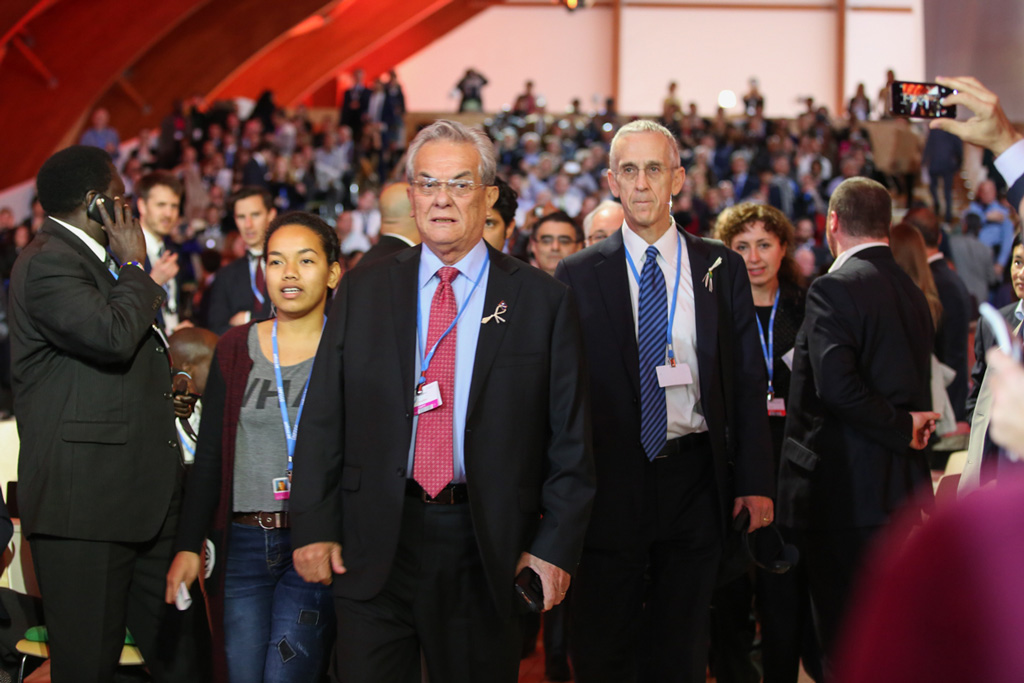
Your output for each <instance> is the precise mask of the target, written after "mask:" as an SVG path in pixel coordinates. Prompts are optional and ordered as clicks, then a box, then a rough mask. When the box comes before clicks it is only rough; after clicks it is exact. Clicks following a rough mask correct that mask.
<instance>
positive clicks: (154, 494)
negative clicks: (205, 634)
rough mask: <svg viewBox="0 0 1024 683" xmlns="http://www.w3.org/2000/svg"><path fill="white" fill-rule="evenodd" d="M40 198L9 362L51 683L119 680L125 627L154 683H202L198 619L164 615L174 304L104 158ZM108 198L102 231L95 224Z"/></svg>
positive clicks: (70, 166)
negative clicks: (95, 204) (147, 265)
mask: <svg viewBox="0 0 1024 683" xmlns="http://www.w3.org/2000/svg"><path fill="white" fill-rule="evenodd" d="M36 186H37V188H38V191H39V200H40V202H41V203H42V205H43V207H44V209H45V210H46V212H47V213H48V214H49V217H48V218H47V219H46V222H45V223H44V224H43V227H42V229H41V230H40V233H39V235H38V236H37V237H36V238H35V239H34V240H33V241H32V243H31V244H30V245H29V246H28V247H26V248H25V250H24V251H23V252H22V253H21V255H20V256H19V258H18V260H17V262H16V263H15V266H14V272H13V274H12V276H11V342H12V343H11V353H12V357H13V366H14V391H15V402H16V405H17V412H18V433H19V436H20V438H21V451H20V456H19V462H18V481H19V487H18V504H19V507H20V509H21V521H22V524H23V525H24V526H23V528H24V530H25V531H26V533H27V534H28V538H29V542H30V544H31V547H32V555H33V559H34V562H35V568H36V575H37V577H38V579H39V586H40V590H41V591H42V596H43V610H44V613H45V616H46V624H47V626H48V627H49V634H50V648H51V649H50V653H51V661H52V665H53V668H52V676H53V680H54V681H56V682H57V683H61V682H63V681H75V682H79V681H109V680H111V678H112V677H113V675H114V669H115V667H116V666H117V661H118V657H119V655H120V652H121V648H122V645H123V643H124V639H125V627H126V626H127V627H128V628H129V629H131V633H132V635H133V636H134V638H135V641H136V643H137V644H138V645H139V647H140V649H141V650H142V654H143V656H144V657H145V659H146V664H147V666H148V667H149V669H150V671H151V672H152V674H153V677H154V679H155V680H157V681H172V680H180V681H192V680H200V679H201V675H200V673H199V671H198V667H197V666H196V661H195V652H194V651H193V649H192V647H191V643H190V642H189V641H188V640H187V639H186V638H184V637H182V631H180V630H179V628H184V627H185V625H186V623H187V622H186V621H185V619H186V617H187V616H190V615H193V614H194V613H195V611H196V610H194V609H193V610H191V611H189V612H186V613H182V615H179V613H177V612H175V610H174V609H173V608H171V607H168V606H167V605H165V604H164V603H163V594H164V576H165V575H166V572H167V568H168V566H169V564H170V556H171V545H172V543H173V541H174V533H175V527H176V525H177V518H178V504H179V501H180V497H181V476H182V466H181V454H180V452H179V448H178V439H177V435H176V433H175V428H174V407H173V403H172V397H171V377H170V363H169V360H168V354H167V347H166V345H165V340H164V339H163V338H162V336H161V335H160V333H159V331H158V330H157V329H156V328H155V327H154V325H153V322H154V319H155V317H156V313H157V311H158V310H159V309H160V305H161V303H162V302H163V300H164V296H165V293H164V290H163V289H162V288H161V287H160V286H159V285H157V284H156V283H154V281H153V280H152V279H151V278H150V276H149V275H147V274H146V272H145V271H144V269H143V263H142V262H143V260H144V259H145V257H146V245H145V241H144V239H143V236H142V230H141V229H140V227H139V224H138V223H137V222H135V221H134V220H133V219H132V216H131V211H130V209H128V207H126V206H125V205H124V204H123V203H122V201H121V200H120V199H119V197H121V196H123V194H124V183H123V182H122V181H121V177H120V176H119V175H118V173H117V169H115V168H114V166H113V165H112V164H111V162H110V156H109V155H108V154H107V153H106V152H104V151H103V150H101V149H98V148H94V147H81V146H77V147H69V148H67V149H64V150H61V151H60V152H57V153H56V154H54V155H53V156H52V157H50V158H49V159H48V160H47V161H46V163H44V164H43V166H42V168H41V169H40V170H39V175H38V177H37V179H36ZM100 193H104V194H106V195H107V196H108V199H107V200H105V203H104V208H105V210H106V211H107V217H106V218H105V219H104V222H103V224H102V225H101V224H100V223H99V222H97V220H96V219H95V218H93V217H90V215H89V214H88V212H87V207H88V206H89V204H90V202H92V201H93V200H95V199H96V198H97V197H98V196H99V195H100ZM110 197H114V198H115V199H114V200H113V202H111V201H110V200H109V198H110ZM110 216H113V219H112V220H111V218H110ZM108 248H109V254H108V251H107V249H108ZM110 254H112V255H113V257H114V258H115V259H116V260H117V261H118V262H120V263H121V264H122V265H121V267H120V270H119V272H118V271H117V268H116V266H113V265H112V264H111V259H110ZM199 602H200V603H201V602H202V598H201V597H200V598H199ZM179 618H180V619H181V620H182V621H181V623H177V622H178V619H179Z"/></svg>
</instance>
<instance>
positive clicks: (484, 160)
mask: <svg viewBox="0 0 1024 683" xmlns="http://www.w3.org/2000/svg"><path fill="white" fill-rule="evenodd" d="M428 142H452V143H456V144H470V145H473V146H474V147H476V151H477V152H478V153H479V154H480V166H479V167H478V168H477V172H478V174H479V175H480V181H481V182H482V183H483V184H484V185H493V184H494V176H495V174H496V172H497V169H498V156H497V154H496V153H495V151H494V143H493V142H491V139H490V138H489V137H487V134H486V133H484V132H483V131H482V130H480V129H479V128H470V127H468V126H466V125H463V124H461V123H459V122H458V121H449V120H447V119H438V120H437V121H434V122H433V123H432V124H430V125H429V126H427V127H426V128H424V129H423V130H421V131H420V132H419V133H417V134H416V137H415V138H413V141H412V143H411V144H410V145H409V155H408V157H407V158H406V161H405V177H406V179H407V180H408V181H409V182H410V183H411V182H412V181H413V180H415V178H414V177H413V173H414V172H413V167H414V166H415V164H416V155H417V154H419V151H420V148H421V147H423V145H425V144H427V143H428Z"/></svg>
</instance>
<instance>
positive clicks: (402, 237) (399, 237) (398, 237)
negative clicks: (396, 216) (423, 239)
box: [380, 232, 416, 247]
mask: <svg viewBox="0 0 1024 683" xmlns="http://www.w3.org/2000/svg"><path fill="white" fill-rule="evenodd" d="M380 236H381V237H394V238H395V239H396V240H402V241H403V242H405V243H406V244H408V245H409V246H410V247H415V246H416V243H415V242H413V241H412V240H411V239H409V238H408V237H406V236H405V235H399V234H398V233H397V232H382V233H381V234H380Z"/></svg>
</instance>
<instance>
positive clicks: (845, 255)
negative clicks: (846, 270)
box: [828, 242, 889, 273]
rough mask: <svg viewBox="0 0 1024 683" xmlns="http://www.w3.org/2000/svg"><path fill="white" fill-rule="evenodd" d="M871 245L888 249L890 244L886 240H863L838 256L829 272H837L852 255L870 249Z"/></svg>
mask: <svg viewBox="0 0 1024 683" xmlns="http://www.w3.org/2000/svg"><path fill="white" fill-rule="evenodd" d="M871 247H885V248H886V249H888V248H889V245H888V244H886V243H885V242H862V243H861V244H858V245H857V246H855V247H850V248H849V249H847V250H846V251H844V252H843V253H842V254H840V255H839V256H838V257H836V260H835V262H834V263H833V264H832V267H831V268H829V269H828V272H830V273H834V272H836V271H837V270H839V269H840V268H842V267H843V264H844V263H846V262H847V261H849V260H850V257H851V256H853V255H854V254H858V253H860V252H862V251H864V250H865V249H870V248H871Z"/></svg>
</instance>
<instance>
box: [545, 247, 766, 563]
mask: <svg viewBox="0 0 1024 683" xmlns="http://www.w3.org/2000/svg"><path fill="white" fill-rule="evenodd" d="M679 234H680V238H681V239H682V240H683V241H684V242H683V243H684V245H685V246H686V249H687V253H688V254H689V258H690V270H691V272H692V277H693V291H694V299H695V300H694V306H695V309H696V320H697V357H698V373H699V380H700V394H701V406H700V407H701V411H702V412H703V414H704V418H705V420H706V421H707V426H708V431H709V433H710V437H711V443H712V448H713V452H714V470H715V483H716V485H717V488H718V500H719V503H720V504H721V509H722V515H721V519H722V528H723V532H724V528H725V523H726V520H728V519H729V512H730V511H731V509H732V504H733V500H734V498H736V497H737V496H746V495H761V496H769V497H770V496H772V495H773V493H774V491H775V486H774V483H775V477H774V473H773V471H772V468H773V458H772V448H771V437H770V434H769V430H768V413H767V410H766V408H765V393H766V388H767V386H768V384H767V379H766V377H765V367H764V358H763V357H762V355H761V347H760V344H759V342H758V338H757V324H756V323H755V322H754V305H753V300H752V299H751V296H750V282H749V280H748V279H747V271H746V268H745V267H744V265H743V260H742V259H741V258H740V257H739V255H737V254H736V253H735V252H733V251H731V250H730V249H727V248H725V246H724V245H723V244H722V243H721V242H718V241H715V240H705V239H701V238H698V237H693V236H692V235H690V234H688V233H685V232H680V233H679ZM625 254H626V248H625V245H624V243H623V241H622V233H621V232H615V233H614V234H613V235H612V236H611V237H609V238H608V239H606V240H603V241H601V242H600V243H599V244H597V245H594V246H593V247H591V248H589V249H584V250H583V251H581V252H578V253H576V254H573V255H572V256H570V257H568V258H566V259H565V260H563V261H562V262H561V263H560V264H559V266H558V270H557V271H556V272H555V276H556V277H557V278H559V279H560V280H562V282H565V283H566V284H568V285H569V286H570V287H572V290H573V292H574V293H575V295H576V299H577V301H578V302H579V307H580V321H581V322H582V324H583V333H584V334H583V337H584V350H585V352H586V357H587V370H588V377H589V380H590V387H591V396H592V397H593V400H592V402H591V406H592V407H591V410H592V414H593V425H594V463H595V466H596V468H597V478H598V489H597V496H596V497H595V499H594V512H593V515H592V517H591V522H590V529H589V530H588V532H587V546H588V547H595V548H624V547H627V546H628V545H629V544H631V543H632V542H633V541H634V540H635V539H636V538H638V537H640V536H641V534H642V532H643V530H644V528H645V527H644V520H643V519H642V511H643V492H644V486H643V481H644V470H645V467H647V466H648V465H649V461H648V460H647V456H646V455H645V454H644V452H643V446H642V445H641V443H640V360H639V351H638V350H637V340H636V332H635V328H634V322H633V308H632V304H631V302H630V294H629V281H628V279H627V278H628V277H629V275H628V274H627V271H626V255H625ZM718 257H721V258H722V260H723V263H722V264H721V266H719V267H718V269H717V270H716V271H715V275H714V292H711V291H709V290H708V288H707V287H705V286H704V283H703V278H704V274H705V273H707V271H708V268H710V267H711V265H712V263H714V261H715V259H716V258H718Z"/></svg>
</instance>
